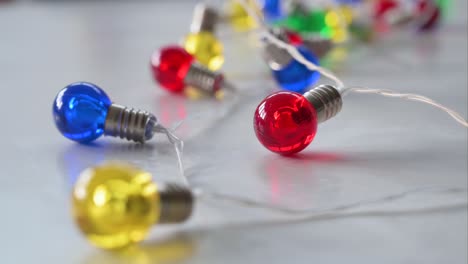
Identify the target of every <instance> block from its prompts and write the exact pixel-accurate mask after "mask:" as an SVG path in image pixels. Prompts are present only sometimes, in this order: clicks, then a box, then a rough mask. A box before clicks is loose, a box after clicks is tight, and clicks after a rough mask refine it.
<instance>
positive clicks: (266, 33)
mask: <svg viewBox="0 0 468 264" xmlns="http://www.w3.org/2000/svg"><path fill="white" fill-rule="evenodd" d="M237 1H238V2H239V3H240V4H241V5H242V6H243V7H244V9H245V10H246V12H247V13H248V14H249V16H250V17H252V18H253V19H254V20H255V22H256V23H257V24H258V25H259V27H260V30H259V31H258V32H259V33H260V34H261V35H262V37H264V38H265V39H266V40H268V41H269V42H271V43H273V44H274V45H276V46H278V47H279V48H282V49H284V50H286V51H287V52H288V53H289V54H290V55H291V56H292V57H293V58H294V59H295V60H297V61H298V62H299V63H301V64H303V65H304V66H306V67H307V68H308V69H310V70H312V71H318V72H320V73H321V74H322V75H323V76H325V77H327V78H329V79H330V80H333V81H334V82H335V83H336V85H337V88H338V89H343V88H344V84H343V82H342V81H341V80H340V79H339V78H338V77H336V75H334V74H333V73H332V72H331V71H329V70H327V69H325V68H322V67H320V66H318V65H316V64H314V63H312V62H311V61H309V60H307V59H306V58H305V57H304V56H302V54H301V53H300V52H299V51H298V50H297V48H296V47H294V46H292V45H290V44H288V43H286V42H284V41H282V40H280V39H279V38H277V37H276V36H275V35H273V34H272V33H270V31H269V30H268V29H267V27H266V25H265V22H264V21H263V20H262V19H261V18H260V17H259V16H258V15H257V14H256V13H255V11H254V10H253V9H252V8H251V7H250V6H249V4H248V3H247V0H237Z"/></svg>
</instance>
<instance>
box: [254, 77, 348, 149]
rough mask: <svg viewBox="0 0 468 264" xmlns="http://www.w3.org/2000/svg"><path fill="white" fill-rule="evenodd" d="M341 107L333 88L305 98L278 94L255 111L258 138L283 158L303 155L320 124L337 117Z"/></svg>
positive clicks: (312, 92)
mask: <svg viewBox="0 0 468 264" xmlns="http://www.w3.org/2000/svg"><path fill="white" fill-rule="evenodd" d="M341 106H342V100H341V95H340V93H339V91H338V90H337V89H336V88H334V87H333V86H330V85H321V86H318V87H316V88H314V89H311V90H309V91H308V92H306V93H305V94H304V95H302V94H299V93H295V92H289V91H281V92H276V93H274V94H272V95H270V96H268V97H266V98H265V99H264V100H263V101H262V102H260V104H259V105H258V107H257V109H256V110H255V113H254V118H253V127H254V131H255V135H256V136H257V139H258V140H259V141H260V143H261V144H262V145H263V146H264V147H265V148H267V149H268V150H270V151H272V152H275V153H278V154H282V155H291V154H294V153H297V152H300V151H301V150H303V149H304V148H306V147H307V146H308V145H309V144H310V143H311V142H312V140H313V139H314V137H315V134H316V132H317V125H318V123H321V122H324V121H326V120H328V119H330V118H332V117H333V116H335V115H336V114H337V113H338V112H339V111H340V110H341Z"/></svg>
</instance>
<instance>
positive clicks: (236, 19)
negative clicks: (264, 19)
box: [227, 0, 262, 32]
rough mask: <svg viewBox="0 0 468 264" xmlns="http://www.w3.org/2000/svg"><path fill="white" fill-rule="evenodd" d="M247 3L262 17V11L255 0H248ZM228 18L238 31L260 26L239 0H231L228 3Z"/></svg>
mask: <svg viewBox="0 0 468 264" xmlns="http://www.w3.org/2000/svg"><path fill="white" fill-rule="evenodd" d="M247 4H248V5H249V6H250V8H251V9H252V10H254V12H256V14H257V15H258V16H259V17H260V16H262V13H261V11H260V8H259V7H258V5H257V3H256V2H255V1H254V0H247ZM227 13H228V18H229V22H230V23H231V25H232V26H233V27H234V29H235V30H237V31H241V32H242V31H248V30H251V29H254V28H256V27H258V25H257V22H256V21H255V19H254V18H252V17H251V16H250V15H249V13H248V12H247V10H245V8H244V6H243V5H242V4H241V3H239V1H237V0H231V1H229V4H228V12H227Z"/></svg>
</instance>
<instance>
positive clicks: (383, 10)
mask: <svg viewBox="0 0 468 264" xmlns="http://www.w3.org/2000/svg"><path fill="white" fill-rule="evenodd" d="M397 7H398V2H397V1H395V0H378V1H376V2H375V5H374V11H373V12H374V17H375V18H376V19H382V18H383V17H384V16H385V15H386V14H387V12H389V11H390V10H393V9H395V8H397Z"/></svg>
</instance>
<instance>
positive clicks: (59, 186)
mask: <svg viewBox="0 0 468 264" xmlns="http://www.w3.org/2000/svg"><path fill="white" fill-rule="evenodd" d="M455 7H456V9H455V11H453V13H452V19H451V20H450V21H449V23H448V25H446V26H445V27H442V28H441V30H440V31H439V32H437V33H435V34H433V35H429V36H421V35H415V34H397V35H394V36H393V37H388V38H387V39H386V40H381V41H380V42H378V43H376V44H375V45H374V46H372V47H363V46H359V47H356V48H354V49H351V50H348V55H347V59H346V60H345V61H342V62H340V63H339V64H338V67H336V68H334V69H335V70H336V73H337V74H338V75H339V76H340V77H341V78H342V79H343V80H344V81H345V82H346V83H347V84H349V85H360V86H367V87H371V88H388V89H394V90H397V91H404V92H413V93H420V94H423V95H426V96H429V97H431V98H433V99H435V100H437V101H440V102H441V103H444V104H446V105H448V106H450V107H452V108H454V109H456V110H457V111H459V112H460V113H461V114H462V115H463V116H465V117H466V116H467V75H466V73H467V24H466V12H465V11H466V1H458V2H456V3H455ZM192 8H193V3H191V2H181V3H179V2H172V1H167V2H157V1H153V2H151V1H147V2H135V3H134V2H132V1H129V2H128V3H120V2H119V3H113V2H112V1H105V2H96V3H93V2H88V3H81V2H76V3H59V4H54V3H51V2H39V3H34V4H30V3H28V2H20V3H13V4H3V5H2V4H0V85H1V89H2V95H1V96H0V110H1V113H2V125H1V134H0V135H1V138H0V160H1V165H2V166H1V167H2V172H1V173H0V208H1V217H0V231H1V233H0V234H1V237H2V239H1V240H0V259H1V261H0V262H1V263H49V264H52V263H60V264H63V263H96V264H97V263H99V264H101V263H203V264H206V263H216V264H221V263H223V264H228V263H271V264H273V263H389V264H395V263H408V264H410V263H411V264H412V263H424V264H429V263H451V264H457V263H459V264H462V263H466V262H467V244H468V243H467V210H466V200H467V197H466V193H447V192H431V193H427V192H423V193H419V194H414V195H409V196H407V197H405V198H402V199H399V200H396V201H394V202H389V203H384V204H374V205H372V206H363V207H361V208H358V209H355V210H351V211H348V212H346V213H343V214H339V215H331V216H327V217H321V218H313V219H309V220H307V221H298V222H296V223H283V224H263V222H261V221H263V220H268V219H278V218H280V217H283V216H281V215H278V214H275V213H271V212H268V211H265V210H256V209H246V208H243V207H240V206H238V205H236V204H232V203H229V202H223V201H200V202H199V203H198V204H197V206H196V208H195V212H194V215H193V216H192V218H191V219H190V220H189V221H188V222H187V223H185V224H183V225H175V226H170V227H164V226H156V227H155V228H154V232H152V233H151V234H150V236H149V238H148V239H147V241H146V242H145V243H143V245H142V246H141V247H138V248H136V249H134V250H133V251H132V252H127V253H126V254H111V253H107V252H103V251H100V250H98V249H95V248H93V247H92V246H90V245H89V244H88V243H87V241H86V240H85V239H84V238H83V237H82V236H81V234H80V233H79V232H78V230H77V228H76V227H75V226H74V223H73V221H72V219H71V216H70V213H69V211H70V199H69V197H70V193H69V192H70V188H71V186H72V183H73V179H74V178H75V177H76V176H77V175H78V173H79V172H80V171H81V170H82V169H84V168H86V167H88V166H91V165H95V164H98V163H101V162H103V161H105V160H123V161H127V162H132V163H134V164H136V165H138V166H141V167H142V168H143V169H145V170H148V171H150V172H151V173H152V174H153V175H154V178H155V180H156V181H180V175H179V174H178V170H177V165H176V160H175V155H174V152H173V149H172V147H171V146H170V145H169V144H168V143H167V142H166V141H165V139H164V137H163V136H157V140H155V141H153V142H150V143H149V144H148V145H146V146H144V147H141V146H136V145H134V144H132V143H129V142H124V141H120V140H117V139H110V138H102V139H100V140H98V141H97V142H96V144H95V145H94V146H83V145H79V144H75V143H73V142H70V141H69V140H67V139H65V138H64V137H62V136H61V135H60V134H59V133H58V132H57V130H56V128H55V127H54V124H53V122H52V118H51V105H52V100H53V98H54V96H55V94H56V93H57V92H58V91H59V90H60V89H61V88H62V87H64V86H65V85H67V84H69V83H71V82H75V81H90V82H94V83H96V84H98V85H100V86H101V87H103V88H104V89H105V90H106V91H107V92H108V94H109V95H110V96H111V98H112V99H113V100H114V101H115V102H117V103H120V104H125V105H128V106H134V107H138V108H141V109H146V110H149V111H152V112H154V113H155V114H156V115H157V116H158V117H159V118H160V120H161V121H162V122H163V123H165V124H167V125H170V124H173V123H175V122H177V121H179V120H180V119H185V123H184V124H183V126H182V127H181V128H180V129H179V130H178V134H179V135H180V136H181V137H182V138H184V139H185V141H186V148H185V153H184V154H185V155H184V161H185V166H186V174H187V175H188V176H189V177H190V183H191V185H192V186H194V187H197V188H200V189H208V190H216V191H218V192H222V193H227V194H232V195H238V196H242V197H249V198H252V199H256V200H258V201H264V202H268V203H274V204H279V205H285V206H291V207H294V208H299V209H304V208H312V209H320V208H329V207H333V206H337V205H343V204H349V203H354V202H358V201H362V200H368V199H374V198H379V197H381V196H383V195H389V194H395V193H399V192H403V191H405V190H411V189H415V188H421V187H440V188H445V187H462V188H463V187H466V185H467V130H466V129H465V128H463V127H462V126H460V125H459V124H457V123H455V122H454V121H453V120H451V119H450V118H449V117H448V115H446V114H445V113H442V112H440V111H439V110H436V109H433V108H432V107H429V106H427V105H423V104H420V103H414V102H406V101H401V100H397V99H389V98H384V97H381V96H376V95H360V94H350V95H349V96H347V97H346V98H345V99H344V107H343V110H342V112H341V113H340V114H339V115H338V116H336V118H334V119H333V120H330V121H328V122H326V123H325V124H323V125H321V126H320V128H319V131H318V134H317V137H316V138H315V140H314V142H313V143H312V144H311V145H310V146H309V147H308V148H307V149H306V150H305V151H304V152H303V153H302V154H301V155H299V156H297V157H295V158H285V157H280V156H277V155H275V154H273V153H270V152H268V151H266V150H265V149H264V148H263V147H262V146H261V145H260V144H259V143H258V142H257V140H256V138H255V136H254V132H253V129H252V116H253V111H254V109H255V107H256V105H257V104H258V102H260V100H261V99H262V98H263V97H264V96H265V95H267V94H268V93H269V92H271V91H273V90H274V89H276V86H275V84H274V83H273V82H272V81H271V80H269V79H268V75H267V72H266V70H265V67H264V66H263V64H262V62H261V60H260V56H259V54H258V52H257V51H256V50H255V48H254V47H253V46H252V43H253V41H252V40H248V39H247V38H246V37H245V36H244V37H239V36H237V37H235V36H233V35H232V33H230V31H229V29H226V28H224V29H226V30H224V31H223V32H221V33H220V34H222V39H223V41H224V42H225V43H226V57H227V61H226V65H225V70H224V71H225V72H226V75H227V77H228V78H229V79H230V80H232V82H233V83H235V84H236V85H237V86H239V87H240V88H241V89H243V90H246V91H249V95H247V96H244V97H242V98H240V99H239V101H238V102H237V103H235V104H234V103H233V101H232V98H227V99H226V100H225V101H213V100H201V101H190V100H187V99H186V98H184V97H182V96H174V95H169V94H167V93H165V92H164V91H161V89H159V88H158V87H157V86H156V85H155V84H154V83H153V80H152V77H151V75H150V73H149V67H148V63H149V55H150V54H151V52H152V51H153V50H154V49H155V48H157V47H159V46H161V45H164V44H168V43H175V42H177V41H179V40H180V39H181V37H182V36H183V34H185V32H187V31H188V29H189V28H188V24H189V22H190V16H191V10H192ZM457 14H458V15H457ZM322 80H323V81H325V80H324V79H322ZM259 221H260V222H259ZM254 223H260V224H254Z"/></svg>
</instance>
